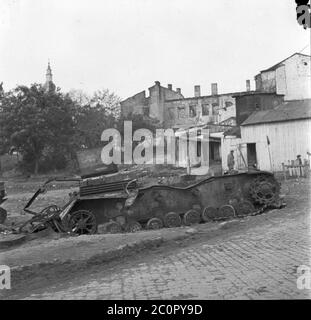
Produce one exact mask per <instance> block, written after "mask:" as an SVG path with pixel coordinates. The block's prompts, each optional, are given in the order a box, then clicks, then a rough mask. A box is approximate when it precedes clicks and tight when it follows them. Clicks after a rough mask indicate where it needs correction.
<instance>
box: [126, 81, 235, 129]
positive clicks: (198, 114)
mask: <svg viewBox="0 0 311 320" xmlns="http://www.w3.org/2000/svg"><path fill="white" fill-rule="evenodd" d="M235 94H236V93H225V94H219V93H218V88H217V83H213V84H212V85H211V94H210V95H201V88H200V86H199V85H196V86H194V96H193V97H189V98H185V97H184V96H183V95H182V93H181V89H180V88H177V89H176V90H173V86H172V85H171V84H169V85H168V86H167V87H163V86H161V84H160V82H159V81H156V82H155V85H154V86H152V87H150V88H149V96H148V97H147V96H146V92H145V91H142V92H139V93H137V94H135V95H134V96H132V97H129V98H127V99H126V100H124V101H122V102H121V112H122V114H123V115H124V116H128V115H129V114H130V113H135V114H141V115H145V116H148V117H150V118H154V119H157V120H159V122H160V123H161V124H162V125H163V127H164V128H182V127H187V126H195V125H202V124H208V123H212V124H219V123H221V122H223V121H226V120H228V119H230V120H229V122H230V123H231V124H235V119H234V118H235V115H236V110H235V98H234V97H233V96H234V95H235Z"/></svg>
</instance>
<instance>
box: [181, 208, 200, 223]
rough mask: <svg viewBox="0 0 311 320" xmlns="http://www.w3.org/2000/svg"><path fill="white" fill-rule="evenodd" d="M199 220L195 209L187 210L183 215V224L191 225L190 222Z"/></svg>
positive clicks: (198, 214)
mask: <svg viewBox="0 0 311 320" xmlns="http://www.w3.org/2000/svg"><path fill="white" fill-rule="evenodd" d="M200 220H201V217H200V213H199V212H198V211H196V210H193V209H192V210H189V211H187V212H186V213H185V215H184V217H183V222H184V225H186V226H191V225H192V224H196V223H199V222H200Z"/></svg>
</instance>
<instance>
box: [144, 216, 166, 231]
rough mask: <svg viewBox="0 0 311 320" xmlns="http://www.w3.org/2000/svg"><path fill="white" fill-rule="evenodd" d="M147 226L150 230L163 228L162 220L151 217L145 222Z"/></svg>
mask: <svg viewBox="0 0 311 320" xmlns="http://www.w3.org/2000/svg"><path fill="white" fill-rule="evenodd" d="M147 228H148V229H150V230H157V229H161V228H163V222H162V220H161V219H159V218H151V219H150V220H148V222H147Z"/></svg>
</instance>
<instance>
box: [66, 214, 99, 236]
mask: <svg viewBox="0 0 311 320" xmlns="http://www.w3.org/2000/svg"><path fill="white" fill-rule="evenodd" d="M68 230H69V232H72V233H75V234H78V235H81V234H94V233H96V231H97V223H96V218H95V216H94V214H93V213H92V212H90V211H88V210H79V211H76V212H73V213H72V214H71V215H70V218H69V221H68Z"/></svg>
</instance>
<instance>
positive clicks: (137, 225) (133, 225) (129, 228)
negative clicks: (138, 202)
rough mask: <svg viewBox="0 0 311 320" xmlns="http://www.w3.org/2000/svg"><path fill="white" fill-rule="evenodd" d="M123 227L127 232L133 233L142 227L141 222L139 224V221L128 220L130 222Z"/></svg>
mask: <svg viewBox="0 0 311 320" xmlns="http://www.w3.org/2000/svg"><path fill="white" fill-rule="evenodd" d="M125 229H126V231H127V232H132V233H134V232H138V231H140V230H141V229H142V226H141V224H140V223H139V222H137V221H130V222H129V223H128V224H127V225H126V227H125Z"/></svg>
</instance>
